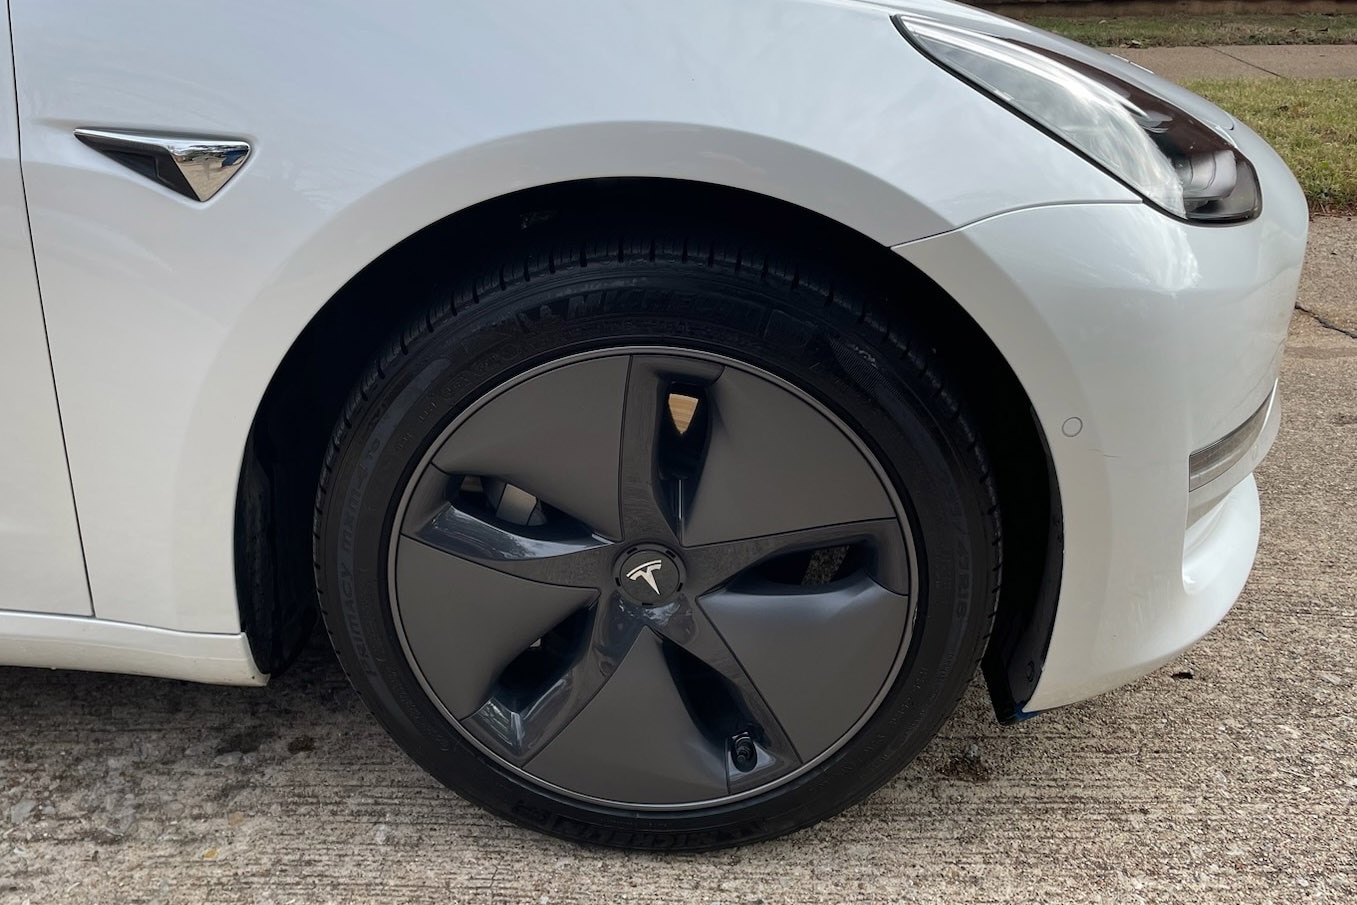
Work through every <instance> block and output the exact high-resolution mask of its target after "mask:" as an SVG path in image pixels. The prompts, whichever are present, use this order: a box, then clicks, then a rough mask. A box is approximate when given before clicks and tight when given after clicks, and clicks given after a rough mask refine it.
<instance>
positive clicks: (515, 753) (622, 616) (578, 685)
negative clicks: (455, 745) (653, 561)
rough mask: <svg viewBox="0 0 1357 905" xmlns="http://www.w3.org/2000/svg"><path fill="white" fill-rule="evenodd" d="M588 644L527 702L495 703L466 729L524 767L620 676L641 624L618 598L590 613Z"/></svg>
mask: <svg viewBox="0 0 1357 905" xmlns="http://www.w3.org/2000/svg"><path fill="white" fill-rule="evenodd" d="M590 617H591V618H590V624H589V629H588V642H587V643H586V644H585V645H584V647H583V649H582V650H581V652H580V655H579V657H578V658H576V660H575V661H574V662H573V663H571V664H570V665H569V666H568V667H567V668H566V670H565V671H564V673H563V674H562V675H561V676H560V677H559V678H557V679H556V680H555V681H553V682H552V683H551V684H550V685H549V686H548V687H547V688H545V689H544V690H543V691H542V692H541V693H540V694H538V695H537V696H536V697H535V698H533V699H532V700H529V701H509V700H497V699H493V698H492V699H491V700H489V701H487V702H486V703H485V704H484V706H482V707H481V709H480V710H478V711H477V712H476V713H474V714H472V716H471V717H470V718H469V719H468V720H467V721H466V723H465V725H466V727H467V728H468V729H469V730H470V731H471V732H472V733H473V734H475V735H476V737H477V738H479V739H480V740H481V741H483V742H485V743H486V744H487V745H489V746H490V747H491V748H493V749H495V750H496V751H498V752H499V754H500V755H501V756H502V757H504V758H505V759H506V760H509V761H510V762H512V763H515V764H518V765H520V766H521V765H522V764H524V763H526V762H527V761H529V760H531V759H532V758H533V757H535V756H536V755H537V754H538V753H539V752H541V750H542V749H543V748H544V747H545V746H546V745H547V744H549V743H550V742H551V741H552V739H554V738H555V737H556V736H557V735H559V734H560V733H561V731H562V730H563V729H565V727H566V726H568V725H570V723H571V721H573V720H574V719H575V717H577V716H579V714H580V712H581V711H583V710H584V708H585V707H587V706H588V705H589V702H590V701H592V700H593V699H594V696H595V695H597V694H598V692H599V690H600V689H602V688H603V686H604V685H606V684H607V682H608V680H609V679H610V678H612V677H613V675H615V674H616V672H617V669H618V666H619V665H620V664H621V662H622V660H623V659H624V658H625V657H626V656H627V652H628V651H630V650H631V648H632V645H633V644H635V642H636V638H637V636H638V635H640V633H641V630H642V629H643V627H644V626H643V625H642V623H641V621H640V620H639V619H637V618H636V617H635V615H634V614H633V613H632V612H631V610H629V609H628V608H627V607H625V606H622V605H621V604H620V603H619V602H618V600H617V598H616V597H610V598H608V599H605V600H602V601H600V602H599V604H598V606H596V607H595V608H594V609H593V611H592V612H591V614H590Z"/></svg>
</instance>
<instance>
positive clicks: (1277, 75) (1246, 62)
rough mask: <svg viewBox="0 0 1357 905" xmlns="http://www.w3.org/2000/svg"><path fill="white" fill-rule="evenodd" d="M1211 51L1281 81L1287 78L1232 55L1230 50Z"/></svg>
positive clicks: (1216, 48)
mask: <svg viewBox="0 0 1357 905" xmlns="http://www.w3.org/2000/svg"><path fill="white" fill-rule="evenodd" d="M1211 49H1212V50H1214V51H1215V52H1216V53H1218V54H1220V55H1221V56H1224V57H1229V58H1230V59H1232V60H1234V61H1236V62H1238V63H1243V64H1244V65H1245V66H1252V67H1253V68H1254V69H1257V70H1258V71H1259V72H1266V73H1267V74H1268V75H1272V76H1276V77H1277V78H1279V79H1280V78H1285V76H1283V75H1282V74H1281V73H1280V72H1273V71H1272V70H1271V69H1268V68H1267V67H1266V66H1259V65H1258V64H1257V63H1254V62H1253V61H1251V60H1246V59H1244V58H1243V57H1237V56H1235V55H1234V54H1232V53H1230V52H1229V51H1228V50H1226V49H1225V48H1224V47H1212V48H1211Z"/></svg>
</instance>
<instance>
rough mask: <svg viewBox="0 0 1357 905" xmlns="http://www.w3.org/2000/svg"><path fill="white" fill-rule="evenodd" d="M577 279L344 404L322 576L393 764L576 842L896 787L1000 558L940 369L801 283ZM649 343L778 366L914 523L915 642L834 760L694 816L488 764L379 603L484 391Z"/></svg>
mask: <svg viewBox="0 0 1357 905" xmlns="http://www.w3.org/2000/svg"><path fill="white" fill-rule="evenodd" d="M590 270H592V271H593V272H580V271H571V272H565V273H560V274H556V275H553V276H552V277H549V278H546V279H538V280H533V281H532V282H529V283H523V284H520V285H518V286H516V287H511V288H510V289H508V290H506V291H503V292H501V293H498V294H497V295H495V296H493V297H491V298H486V299H483V300H481V301H479V302H478V303H477V304H476V305H475V306H472V307H469V308H468V309H467V310H464V311H460V312H459V313H457V314H456V315H455V316H450V317H447V318H445V319H444V320H443V321H441V322H438V323H436V324H435V325H434V327H433V329H432V330H431V331H429V333H428V335H426V336H423V337H421V338H420V339H419V340H418V341H414V342H411V343H409V344H408V349H406V348H405V346H404V345H403V346H402V351H401V352H400V353H399V354H398V355H394V356H389V357H388V361H387V363H386V364H385V367H383V368H381V369H379V373H378V375H377V377H378V379H376V380H374V381H372V386H371V387H370V388H365V392H364V394H363V395H364V398H363V399H362V400H361V401H360V402H359V404H357V405H356V406H354V407H353V417H352V423H351V424H348V425H347V426H346V427H345V428H344V429H343V430H341V431H339V432H338V433H339V435H340V437H341V439H340V443H339V446H338V448H337V451H336V453H335V454H334V456H333V459H332V462H331V467H330V468H329V469H328V472H327V475H326V477H325V479H324V480H323V481H322V490H321V496H320V503H319V506H318V519H317V544H316V548H317V549H316V556H317V581H318V586H319V590H320V596H321V601H322V608H323V611H324V615H325V621H326V625H327V627H328V629H329V632H330V635H331V639H332V641H333V642H334V645H335V647H336V650H337V651H338V653H339V656H340V659H341V661H342V663H343V664H344V666H345V669H346V670H347V671H348V673H349V676H350V678H351V680H352V681H353V683H354V685H355V687H357V689H358V690H359V692H360V694H361V695H362V696H363V698H364V700H365V701H366V702H367V704H368V705H369V707H370V708H371V709H372V711H373V712H374V713H375V714H376V715H377V717H378V718H379V720H380V721H381V722H382V723H383V724H384V725H385V727H386V728H387V729H388V730H389V731H390V732H391V734H392V735H393V737H394V738H395V739H396V740H397V742H398V743H399V744H400V745H401V747H402V748H404V749H405V750H406V752H407V753H409V755H410V756H411V757H412V758H413V759H414V760H415V761H417V762H418V763H419V764H420V765H421V766H423V767H424V768H425V769H426V770H428V771H429V772H430V773H431V774H433V775H434V776H435V777H436V778H438V779H439V780H440V781H442V782H443V783H444V784H446V785H448V786H449V787H451V788H453V789H454V790H456V791H458V792H459V793H460V794H462V795H463V796H464V797H467V798H469V799H471V800H473V801H476V802H478V803H480V804H481V805H483V806H485V807H488V808H490V809H492V810H494V811H496V812H498V813H500V814H503V815H505V816H507V817H509V818H511V819H513V820H515V821H517V822H519V823H522V824H525V825H528V826H531V827H534V828H536V829H539V830H543V831H546V832H550V833H553V834H556V835H561V836H566V837H569V838H572V839H577V840H581V841H587V842H596V843H602V844H610V845H623V846H630V847H639V848H680V849H689V850H693V849H704V848H712V847H717V846H721V845H727V844H732V843H736V842H742V841H752V840H755V839H761V838H767V837H770V836H775V835H779V834H781V833H785V832H788V831H790V830H793V829H796V828H798V827H801V826H805V825H807V824H810V823H813V822H815V821H817V820H819V819H823V818H824V817H827V816H830V815H832V814H834V813H836V812H838V811H839V810H842V809H843V808H844V807H846V806H848V805H850V804H852V803H854V802H856V801H858V800H860V799H861V798H863V797H865V796H866V795H867V794H869V793H870V792H871V791H872V790H873V789H875V788H877V787H878V786H880V785H881V784H882V783H883V782H885V781H886V780H888V779H889V778H891V777H892V776H893V775H894V774H895V773H896V772H897V771H898V770H899V769H900V768H901V767H902V766H903V765H904V764H905V763H907V762H908V761H909V760H910V759H911V758H913V756H914V755H915V754H917V753H918V751H919V750H920V749H922V747H923V746H924V745H925V744H926V743H927V742H928V740H929V739H931V738H932V736H933V735H934V733H935V732H936V731H937V729H938V727H939V726H940V725H941V723H942V722H943V721H944V720H945V719H946V717H947V716H948V715H949V714H950V713H951V711H952V709H953V708H954V707H955V704H956V702H957V700H958V699H959V697H960V695H961V692H962V691H963V690H964V687H965V685H966V683H967V682H968V681H969V679H970V677H971V675H972V674H973V673H974V669H975V665H976V662H977V661H978V659H979V656H980V654H981V653H982V652H983V651H982V648H983V642H984V639H985V637H986V636H987V633H988V629H989V622H990V619H991V616H992V611H993V599H994V594H995V591H996V588H995V583H996V581H997V563H996V562H995V561H994V560H995V557H996V555H997V554H996V553H995V551H994V549H993V547H994V544H995V537H994V530H993V528H992V525H993V519H992V508H991V507H992V505H993V504H992V500H991V499H988V498H987V495H986V493H985V492H984V488H985V484H984V474H983V465H982V463H981V462H980V461H979V460H978V459H977V453H976V450H975V443H974V439H973V438H972V437H970V436H969V435H968V433H967V431H966V429H965V425H964V423H963V422H962V421H961V420H960V419H959V418H958V417H957V412H956V408H955V403H954V402H953V400H951V399H950V397H948V396H947V395H946V393H945V392H943V391H942V390H941V389H940V387H944V386H945V384H943V383H942V382H941V379H940V378H939V376H938V373H937V369H936V366H935V365H933V364H926V363H924V362H921V361H920V360H919V359H918V358H917V357H915V356H911V355H910V354H908V352H907V350H905V349H902V347H901V344H900V343H899V342H898V341H896V340H895V338H894V337H896V336H899V335H901V333H902V330H901V328H900V327H898V326H897V327H896V328H893V331H892V332H891V333H888V332H887V331H885V330H872V329H870V328H868V327H865V326H864V323H863V322H862V319H861V317H860V315H859V316H854V305H853V304H852V303H851V298H850V299H849V300H845V297H844V293H842V292H841V293H840V294H839V296H838V298H837V301H836V303H835V304H832V305H826V304H824V303H823V300H822V299H820V298H819V297H817V296H815V295H812V294H809V293H805V294H804V295H806V297H805V298H799V297H798V296H797V292H796V290H795V288H789V287H788V286H785V285H776V284H773V285H769V284H768V283H767V282H766V281H762V282H759V281H752V280H749V279H747V278H742V277H741V276H740V275H738V274H735V275H732V274H728V273H721V272H716V271H711V270H708V269H703V268H698V267H694V266H692V265H676V264H672V263H669V264H666V263H651V264H650V265H649V266H627V267H624V266H623V265H620V264H619V265H618V267H617V268H614V269H613V270H612V271H611V272H610V271H609V269H608V268H590ZM633 345H656V346H669V347H679V348H686V349H694V350H700V351H705V352H711V353H717V354H721V355H726V356H729V357H732V358H735V359H737V360H739V361H743V362H747V363H749V364H751V365H754V366H756V367H758V368H761V369H763V370H766V371H769V372H771V373H773V374H776V375H778V376H780V377H782V378H784V379H786V380H788V381H789V382H791V383H793V384H794V385H796V386H798V387H800V388H801V389H802V390H803V391H805V392H808V393H809V394H811V395H812V396H813V397H815V398H816V399H817V400H819V401H820V402H821V403H822V404H825V405H826V406H827V407H828V408H830V409H831V410H832V411H833V412H834V413H835V414H836V415H838V417H840V418H841V419H842V420H843V421H844V422H845V423H846V424H847V425H848V426H849V427H850V428H851V429H852V430H854V431H855V432H856V433H857V434H858V436H859V437H861V438H863V440H864V441H865V442H866V443H867V445H868V446H869V447H870V448H871V449H872V451H873V452H874V453H875V454H876V457H877V458H878V460H879V461H880V463H881V464H882V466H883V467H884V468H885V469H886V471H887V472H888V474H889V477H890V479H891V480H892V482H893V483H894V485H895V487H896V489H897V492H898V493H899V494H900V496H901V498H902V501H903V504H904V506H905V508H906V510H907V512H908V515H909V521H910V527H911V529H912V540H913V543H914V546H915V552H916V560H917V564H918V570H919V575H918V587H919V594H918V599H917V600H916V613H915V621H914V628H913V634H912V637H911V639H910V648H909V651H908V653H907V656H906V658H905V661H904V663H903V665H902V666H901V669H900V672H899V673H898V675H897V677H896V679H895V681H894V683H893V685H892V687H891V689H890V690H889V692H888V693H887V695H886V697H885V698H884V699H883V701H882V703H881V704H880V706H879V707H878V708H877V710H876V712H875V713H874V715H873V716H872V717H871V719H870V720H868V721H867V723H866V724H865V725H863V726H862V727H861V728H860V729H859V730H858V732H857V734H856V735H855V736H854V737H853V738H852V739H851V740H850V741H849V742H848V743H847V744H846V745H844V746H843V747H842V748H840V749H839V750H838V751H837V752H836V753H834V754H833V755H832V756H831V757H829V758H828V759H826V760H825V761H824V762H822V763H821V764H819V765H818V766H817V767H815V768H814V769H812V770H810V771H807V772H806V773H804V774H802V775H801V776H799V777H796V778H795V779H793V780H792V781H790V782H787V783H785V784H783V785H780V786H777V787H775V788H773V789H771V790H769V791H767V792H764V793H762V794H760V795H758V796H755V797H752V798H748V799H743V800H739V801H736V802H732V803H728V804H724V805H719V806H714V807H708V808H697V809H692V810H674V811H665V812H649V811H636V810H627V809H620V808H609V807H604V806H595V805H591V804H588V803H585V802H583V801H580V800H578V799H574V798H571V797H568V796H564V795H561V794H558V793H555V792H553V791H551V790H549V789H547V788H546V787H543V786H540V785H537V784H536V783H533V782H531V781H529V780H526V779H524V778H522V777H520V776H518V775H516V774H513V773H511V772H510V771H508V770H505V769H504V768H503V767H501V766H499V765H497V764H496V763H495V762H494V761H492V760H491V759H490V758H489V757H488V756H487V755H485V754H484V753H483V752H482V751H481V750H479V749H478V748H477V747H476V746H475V745H473V744H471V743H470V742H469V741H468V740H467V739H466V738H465V737H464V736H463V735H462V734H461V733H459V732H458V731H457V730H456V729H455V728H454V727H453V726H452V725H451V724H449V722H448V721H447V720H446V718H445V717H444V716H443V715H442V713H441V712H440V710H439V709H438V708H437V707H436V706H435V705H434V703H433V702H432V701H431V700H430V699H429V697H428V696H427V695H426V693H425V691H424V689H423V687H422V686H421V684H420V682H419V680H418V678H417V677H416V675H415V673H414V672H413V670H412V669H411V667H410V665H409V664H408V662H407V660H406V656H405V653H404V649H403V647H402V644H401V642H400V638H399V635H398V631H397V628H396V625H395V623H394V620H393V616H392V607H391V604H390V599H389V594H388V591H387V587H388V586H387V562H388V550H389V544H390V540H391V526H392V524H393V521H394V517H395V515H396V510H397V507H398V504H399V501H400V499H401V497H402V494H403V492H404V490H405V487H406V486H407V484H408V482H409V481H410V479H411V477H412V475H413V471H414V468H415V466H416V465H417V463H418V462H419V461H420V459H421V457H422V455H423V454H424V452H425V451H426V450H427V448H428V447H429V444H431V443H432V442H433V440H434V439H435V438H436V437H438V436H439V434H440V433H441V432H442V431H443V429H444V428H445V427H446V426H447V425H448V424H449V423H450V422H451V421H452V420H453V419H454V418H455V417H456V416H457V415H458V413H460V412H461V411H463V410H464V409H465V408H466V407H467V406H469V405H470V404H472V403H473V402H475V401H476V400H477V399H479V398H480V397H481V396H482V395H484V394H485V393H486V392H488V391H489V390H491V389H493V388H494V387H497V386H499V385H501V384H503V383H504V382H506V381H507V380H509V379H511V378H513V377H514V376H516V375H519V374H522V373H523V372H525V371H527V370H530V369H531V368H533V367H536V366H538V365H540V364H543V363H545V362H548V361H551V360H553V359H557V358H561V357H564V356H567V355H570V354H574V353H577V352H584V351H589V350H598V349H607V348H614V347H622V346H633Z"/></svg>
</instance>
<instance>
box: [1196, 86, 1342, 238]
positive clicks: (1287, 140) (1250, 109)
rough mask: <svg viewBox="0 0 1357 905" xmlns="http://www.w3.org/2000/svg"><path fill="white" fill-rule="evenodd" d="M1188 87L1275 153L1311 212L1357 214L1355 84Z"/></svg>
mask: <svg viewBox="0 0 1357 905" xmlns="http://www.w3.org/2000/svg"><path fill="white" fill-rule="evenodd" d="M1185 85H1186V87H1187V88H1188V89H1189V90H1191V91H1195V92H1196V93H1197V94H1200V95H1201V96H1202V97H1205V98H1208V99H1209V100H1211V101H1213V102H1214V103H1216V104H1218V105H1220V106H1221V107H1223V108H1225V109H1226V110H1228V111H1229V112H1230V113H1231V114H1233V115H1234V116H1236V117H1238V118H1239V119H1240V120H1242V121H1243V122H1245V123H1247V124H1248V125H1249V126H1250V127H1252V128H1253V130H1254V131H1255V132H1257V133H1258V134H1259V135H1261V136H1263V138H1265V139H1267V141H1268V142H1269V143H1270V144H1271V145H1272V146H1273V147H1274V148H1276V149H1277V153H1279V154H1281V156H1282V158H1283V159H1284V160H1285V161H1286V163H1287V165H1288V166H1290V167H1291V171H1292V172H1293V173H1295V174H1296V179H1297V180H1299V181H1300V184H1301V187H1302V188H1303V189H1304V190H1305V196H1306V198H1307V199H1309V202H1310V210H1311V212H1313V213H1317V214H1320V213H1322V214H1351V213H1357V83H1355V82H1353V81H1350V80H1346V79H1262V80H1245V79H1219V80H1210V81H1191V82H1187V83H1185Z"/></svg>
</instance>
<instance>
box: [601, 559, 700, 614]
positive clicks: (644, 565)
mask: <svg viewBox="0 0 1357 905" xmlns="http://www.w3.org/2000/svg"><path fill="white" fill-rule="evenodd" d="M614 577H615V578H616V580H617V587H618V588H619V589H620V590H621V591H622V596H623V597H625V598H627V599H628V600H630V601H631V602H632V603H639V604H640V605H641V606H662V605H663V604H666V603H668V602H669V601H670V600H672V599H673V598H674V594H675V593H677V592H678V589H679V588H681V587H682V586H683V573H682V571H681V567H680V565H679V560H678V557H676V556H675V555H674V554H673V553H670V552H669V551H668V550H665V549H664V548H662V547H638V548H636V549H634V550H631V551H629V552H628V553H626V554H625V555H624V556H623V557H622V558H621V559H620V560H618V562H617V571H616V574H615V576H614Z"/></svg>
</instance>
